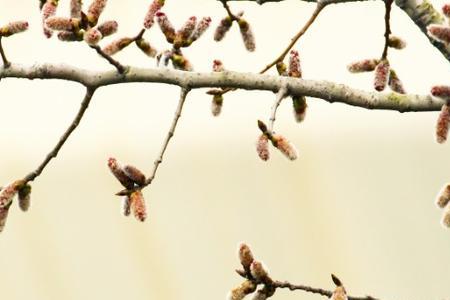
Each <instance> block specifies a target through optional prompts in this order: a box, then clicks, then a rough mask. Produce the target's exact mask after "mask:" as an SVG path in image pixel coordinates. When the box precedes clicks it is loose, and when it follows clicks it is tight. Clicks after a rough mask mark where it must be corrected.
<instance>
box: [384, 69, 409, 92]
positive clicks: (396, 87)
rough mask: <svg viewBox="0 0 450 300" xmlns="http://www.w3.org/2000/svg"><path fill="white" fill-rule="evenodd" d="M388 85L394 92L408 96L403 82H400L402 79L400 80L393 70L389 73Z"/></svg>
mask: <svg viewBox="0 0 450 300" xmlns="http://www.w3.org/2000/svg"><path fill="white" fill-rule="evenodd" d="M388 85H389V87H390V88H391V90H393V91H394V92H396V93H399V94H406V91H405V88H404V87H403V83H402V81H401V80H400V78H398V75H397V73H396V72H395V71H394V70H393V69H391V70H390V71H389V82H388Z"/></svg>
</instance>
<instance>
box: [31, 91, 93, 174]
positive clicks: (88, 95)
mask: <svg viewBox="0 0 450 300" xmlns="http://www.w3.org/2000/svg"><path fill="white" fill-rule="evenodd" d="M94 92H95V88H91V87H88V88H87V90H86V95H85V96H84V99H83V102H81V105H80V109H79V110H78V113H77V115H76V116H75V119H74V120H73V121H72V123H70V126H69V127H68V128H67V130H66V132H64V134H63V135H62V136H61V138H60V139H59V141H58V143H57V144H56V145H55V147H54V148H53V149H52V150H51V151H50V152H49V153H48V154H47V156H46V157H45V159H44V161H43V162H42V163H41V164H40V165H39V166H38V167H37V169H36V170H34V171H33V172H31V173H30V174H28V175H27V176H26V177H25V178H24V180H25V181H26V182H29V181H33V180H34V179H36V177H38V176H39V175H40V174H41V173H42V171H43V170H44V169H45V167H46V166H47V165H48V163H49V162H50V161H51V160H52V159H53V158H55V157H56V156H57V155H58V152H59V150H61V148H62V146H64V144H65V143H66V141H67V139H68V138H69V137H70V135H71V134H72V132H73V131H74V130H75V129H76V128H77V127H78V125H79V124H80V121H81V119H82V118H83V115H84V113H85V112H86V110H87V108H88V106H89V103H90V102H91V100H92V96H93V95H94Z"/></svg>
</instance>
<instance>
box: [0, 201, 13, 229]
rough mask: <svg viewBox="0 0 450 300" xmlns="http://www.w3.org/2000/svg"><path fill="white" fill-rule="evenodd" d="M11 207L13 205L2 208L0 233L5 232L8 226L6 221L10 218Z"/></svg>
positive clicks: (0, 211)
mask: <svg viewBox="0 0 450 300" xmlns="http://www.w3.org/2000/svg"><path fill="white" fill-rule="evenodd" d="M10 207H11V203H10V204H9V205H8V206H5V207H0V232H2V231H3V229H4V228H5V224H6V219H7V218H8V212H9V208H10Z"/></svg>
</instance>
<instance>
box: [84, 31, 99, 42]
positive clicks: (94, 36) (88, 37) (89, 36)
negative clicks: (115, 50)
mask: <svg viewBox="0 0 450 300" xmlns="http://www.w3.org/2000/svg"><path fill="white" fill-rule="evenodd" d="M102 37H103V36H102V33H101V32H100V31H99V30H98V29H97V28H91V29H89V30H88V31H86V32H85V34H84V41H85V42H86V43H87V44H88V45H97V44H98V42H100V40H101V39H102Z"/></svg>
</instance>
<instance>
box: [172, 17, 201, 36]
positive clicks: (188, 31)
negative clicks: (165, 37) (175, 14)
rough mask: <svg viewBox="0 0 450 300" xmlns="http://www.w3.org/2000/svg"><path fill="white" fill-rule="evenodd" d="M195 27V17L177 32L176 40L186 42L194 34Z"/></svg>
mask: <svg viewBox="0 0 450 300" xmlns="http://www.w3.org/2000/svg"><path fill="white" fill-rule="evenodd" d="M196 26H197V17H195V16H192V17H190V18H189V19H188V20H187V21H186V23H184V25H183V26H182V27H181V28H180V30H178V31H177V34H176V35H177V39H178V40H180V42H187V40H188V39H189V38H190V37H191V35H192V33H193V32H194V29H195V27H196Z"/></svg>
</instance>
